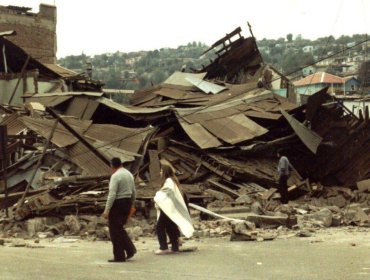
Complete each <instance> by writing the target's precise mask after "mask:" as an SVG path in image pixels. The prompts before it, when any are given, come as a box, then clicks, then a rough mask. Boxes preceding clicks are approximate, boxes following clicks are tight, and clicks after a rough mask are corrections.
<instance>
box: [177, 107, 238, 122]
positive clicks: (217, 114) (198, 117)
mask: <svg viewBox="0 0 370 280" xmlns="http://www.w3.org/2000/svg"><path fill="white" fill-rule="evenodd" d="M198 111H199V113H197V112H198ZM204 111H205V110H204ZM204 111H202V110H199V109H194V110H193V111H191V110H177V112H179V113H180V114H181V116H182V117H183V118H184V119H186V120H187V121H188V122H189V123H200V122H204V121H208V120H214V119H220V118H226V117H229V116H232V115H236V114H239V113H240V111H239V110H237V109H235V108H233V107H232V108H225V109H224V110H217V111H212V112H204Z"/></svg>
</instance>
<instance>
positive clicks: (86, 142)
mask: <svg viewBox="0 0 370 280" xmlns="http://www.w3.org/2000/svg"><path fill="white" fill-rule="evenodd" d="M45 110H46V112H48V113H49V114H50V115H52V116H53V117H54V118H55V119H56V120H58V121H59V122H60V124H61V125H63V126H64V127H65V128H66V129H67V130H68V131H69V132H70V133H71V134H72V135H73V136H75V137H76V138H77V139H78V140H79V141H81V143H82V144H84V145H85V146H86V147H87V148H88V150H90V151H91V152H92V153H93V154H94V155H96V156H97V157H98V158H99V159H101V160H102V161H103V162H104V163H105V164H106V165H108V166H109V167H110V162H109V160H108V159H107V158H106V157H105V156H103V154H101V153H100V152H99V151H98V150H97V149H96V148H95V147H94V146H93V145H91V144H90V143H89V142H88V141H86V139H85V138H84V137H82V136H81V135H80V134H79V133H78V132H76V131H75V130H74V129H73V128H72V127H71V126H70V125H69V124H67V123H66V122H65V121H64V120H63V119H62V118H61V117H60V116H59V115H58V114H57V113H55V111H54V110H53V109H51V108H50V107H45Z"/></svg>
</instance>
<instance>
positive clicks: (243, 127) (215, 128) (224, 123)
mask: <svg viewBox="0 0 370 280" xmlns="http://www.w3.org/2000/svg"><path fill="white" fill-rule="evenodd" d="M201 124H202V125H203V126H204V127H205V128H206V129H207V130H208V131H210V132H211V133H212V134H213V135H216V136H217V137H218V138H220V139H222V140H223V141H225V142H227V143H229V144H236V143H239V142H242V141H246V140H250V139H253V138H255V137H257V136H261V135H263V134H265V133H266V132H268V130H267V129H265V128H263V127H262V126H260V125H258V124H257V123H255V122H254V121H252V120H250V119H249V118H247V117H246V116H244V115H243V114H239V115H234V116H230V117H226V118H220V119H215V120H208V121H204V122H202V123H201Z"/></svg>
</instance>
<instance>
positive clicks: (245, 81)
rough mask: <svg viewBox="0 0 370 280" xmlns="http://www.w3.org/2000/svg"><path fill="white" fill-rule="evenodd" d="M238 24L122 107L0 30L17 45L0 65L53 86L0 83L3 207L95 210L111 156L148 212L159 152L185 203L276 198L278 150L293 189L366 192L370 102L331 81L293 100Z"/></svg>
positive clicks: (40, 211) (35, 212)
mask: <svg viewBox="0 0 370 280" xmlns="http://www.w3.org/2000/svg"><path fill="white" fill-rule="evenodd" d="M240 32H241V29H240V28H238V29H236V30H234V31H233V32H232V33H230V34H228V35H226V36H225V37H224V38H222V39H220V40H219V41H217V42H216V43H215V44H213V45H212V46H211V48H210V49H209V50H207V52H213V54H214V56H215V58H214V59H213V60H211V61H210V63H209V64H208V65H206V66H203V68H202V69H200V70H195V69H194V70H193V72H192V73H185V72H175V73H174V74H173V75H171V76H170V77H169V78H168V79H167V80H166V81H164V82H163V83H162V84H160V85H155V86H152V87H150V88H147V89H141V90H137V91H135V93H134V94H133V96H132V99H131V104H130V105H122V104H118V103H115V102H113V101H111V100H110V99H109V98H107V97H106V96H105V94H104V93H103V92H102V91H101V86H102V84H101V83H98V82H96V81H91V80H88V79H85V80H83V75H81V74H76V73H69V75H64V76H63V75H61V74H60V72H58V71H55V69H54V70H53V69H50V67H45V65H43V64H41V63H40V62H38V61H37V60H35V59H32V58H31V57H30V56H29V55H27V53H25V52H24V51H23V50H22V49H21V48H19V47H17V46H16V45H14V44H12V43H10V42H9V41H7V40H6V39H5V38H3V37H2V36H0V43H2V44H4V45H5V48H6V49H12V48H13V49H14V52H7V55H8V56H7V60H6V62H5V60H0V64H1V66H0V67H4V65H9V69H12V71H13V72H15V73H18V74H17V75H19V76H17V77H18V80H21V78H22V77H24V76H26V74H25V73H26V72H27V71H31V70H32V69H37V70H38V73H39V75H45V77H44V78H43V79H46V78H48V83H51V82H52V81H54V80H57V81H58V85H60V86H59V87H58V90H51V89H50V88H49V89H48V90H40V88H41V86H39V85H38V84H37V87H36V86H34V89H35V90H30V88H31V87H29V86H27V87H23V91H20V92H18V91H17V88H18V86H17V85H16V86H15V87H14V88H15V90H13V91H12V90H9V89H8V90H7V91H6V90H4V91H3V92H2V93H1V96H0V100H1V103H2V105H1V106H0V111H1V125H2V127H5V126H6V131H7V132H6V135H5V136H4V133H3V138H2V139H3V143H4V144H5V145H4V144H3V146H2V148H1V149H0V151H1V153H0V154H1V157H0V158H1V159H2V173H1V178H2V182H3V185H4V186H3V188H2V192H3V193H5V194H3V195H1V196H0V205H1V208H7V207H9V210H10V214H9V215H10V217H13V218H16V219H25V218H28V217H34V216H45V215H55V216H64V215H67V214H76V213H94V214H98V213H101V212H102V210H103V208H104V203H105V198H106V192H107V183H108V178H109V159H110V158H112V157H113V156H118V157H120V158H121V159H122V160H123V162H124V165H125V166H126V167H127V168H128V169H130V170H131V172H132V173H133V174H134V176H135V178H136V182H137V189H138V195H137V200H138V201H137V207H138V208H139V209H141V210H142V212H143V214H144V215H148V212H150V207H151V206H152V197H153V195H154V194H155V192H156V190H157V189H158V184H159V180H160V175H159V172H160V161H161V160H166V161H168V162H170V163H171V164H172V166H173V167H174V168H175V170H176V174H177V176H178V178H179V180H180V182H181V183H182V187H183V188H184V190H185V191H186V192H187V193H188V195H189V198H190V201H192V202H194V203H196V204H198V205H202V206H207V204H208V203H209V202H210V201H214V200H216V201H220V202H222V203H226V204H228V205H231V204H233V203H234V204H235V203H236V202H238V203H239V204H248V203H250V201H249V200H248V199H246V200H245V199H244V200H243V199H242V198H243V197H244V198H245V196H251V197H253V198H254V199H264V200H266V201H270V200H271V201H275V202H276V199H277V198H278V196H279V195H278V194H277V193H276V187H277V172H276V165H277V159H276V151H277V150H278V149H284V150H285V152H286V154H287V156H288V158H289V159H290V160H291V162H292V164H293V166H294V172H293V174H292V176H291V177H290V178H289V181H288V183H289V186H290V188H289V192H290V195H291V197H292V198H299V197H302V196H303V195H305V194H306V195H307V194H313V195H316V196H317V195H320V193H321V194H322V193H325V192H327V189H328V188H331V189H332V190H336V191H337V193H338V192H346V190H349V191H350V192H351V191H352V190H355V189H356V188H358V190H357V191H359V190H360V191H361V192H365V193H366V192H368V191H369V190H370V188H369V182H370V180H369V179H370V129H369V126H370V124H369V112H368V109H366V110H365V111H364V112H361V113H360V117H356V116H355V115H353V114H351V112H350V111H349V110H348V109H346V107H345V106H344V105H343V104H342V103H341V102H340V101H338V100H336V99H335V98H334V97H333V96H331V95H330V94H329V93H327V89H323V90H321V91H320V92H317V93H315V94H314V95H312V96H310V97H309V98H308V101H307V104H306V105H303V106H298V105H296V104H295V103H294V100H295V95H294V92H293V88H292V85H291V83H290V81H289V80H288V79H287V78H286V77H285V76H284V75H282V74H281V73H279V72H278V71H277V70H276V69H274V68H273V67H271V66H268V65H266V64H265V63H264V62H263V59H262V57H261V55H260V53H259V51H258V48H257V45H256V39H255V38H254V37H253V36H252V37H248V38H244V37H243V36H242V35H241V33H240ZM13 53H14V55H13ZM15 54H17V55H15ZM4 57H5V56H4ZM0 69H1V71H5V69H4V68H0ZM26 70H27V71H26ZM5 72H6V71H5ZM17 77H16V78H17ZM19 77H20V78H19ZM27 81H28V80H27V79H26V82H27ZM34 85H35V84H34ZM68 86H69V87H71V86H72V89H71V88H69V87H68ZM36 88H37V89H38V90H36ZM277 89H284V90H285V92H286V98H285V97H282V96H280V95H278V94H275V93H274V90H277ZM9 92H10V93H9ZM13 96H14V97H13ZM13 100H14V102H13ZM4 131H5V130H3V132H4ZM5 167H6V168H5ZM337 193H336V194H337ZM336 194H335V195H336ZM335 195H332V196H335ZM365 196H366V195H365ZM351 197H352V196H351ZM352 198H353V197H352ZM362 199H363V196H362ZM365 202H366V198H365ZM333 203H334V204H335V203H336V202H333ZM342 206H343V205H342ZM4 215H5V214H4Z"/></svg>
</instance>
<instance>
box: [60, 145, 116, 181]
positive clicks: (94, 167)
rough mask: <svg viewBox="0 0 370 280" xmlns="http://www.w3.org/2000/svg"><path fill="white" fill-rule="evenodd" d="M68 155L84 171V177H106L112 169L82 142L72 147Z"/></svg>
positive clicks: (68, 150)
mask: <svg viewBox="0 0 370 280" xmlns="http://www.w3.org/2000/svg"><path fill="white" fill-rule="evenodd" d="M67 154H68V155H69V156H70V158H71V160H72V161H73V162H74V163H75V164H76V165H77V166H79V167H80V168H82V169H83V170H84V174H83V175H86V174H87V175H106V174H110V168H109V166H107V165H106V164H105V163H104V162H103V161H102V160H101V159H99V158H98V157H97V156H96V155H95V154H93V153H92V152H90V151H89V150H88V148H86V146H85V145H84V144H82V143H81V142H77V143H76V144H75V145H72V146H70V147H69V148H68V149H67Z"/></svg>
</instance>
